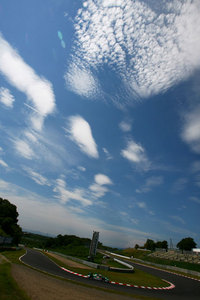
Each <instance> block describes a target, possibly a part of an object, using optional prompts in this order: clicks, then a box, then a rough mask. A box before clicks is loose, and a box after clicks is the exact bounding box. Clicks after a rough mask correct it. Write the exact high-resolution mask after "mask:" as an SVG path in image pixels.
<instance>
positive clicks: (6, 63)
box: [0, 35, 55, 130]
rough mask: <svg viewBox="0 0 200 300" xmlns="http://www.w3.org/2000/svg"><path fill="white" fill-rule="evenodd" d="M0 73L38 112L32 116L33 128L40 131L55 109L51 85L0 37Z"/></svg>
mask: <svg viewBox="0 0 200 300" xmlns="http://www.w3.org/2000/svg"><path fill="white" fill-rule="evenodd" d="M0 72H1V73H2V74H3V75H4V76H5V78H6V79H7V80H8V81H9V83H10V84H12V85H13V86H14V87H16V88H17V89H18V90H20V91H21V92H23V93H25V94H26V96H27V98H28V100H29V101H31V102H32V104H33V106H34V108H35V109H36V110H37V111H38V114H36V115H35V114H34V115H33V116H32V122H33V126H34V128H35V129H36V130H38V129H41V127H42V123H43V120H44V118H45V117H46V116H47V115H48V114H51V113H52V112H53V111H54V109H55V97H54V93H53V89H52V85H51V83H50V82H49V81H48V80H46V79H45V78H43V77H40V76H38V75H37V74H36V72H35V71H34V70H33V69H32V68H31V67H30V66H29V65H28V64H27V63H26V62H24V60H23V58H22V57H21V56H20V55H19V54H18V53H17V51H16V50H15V49H14V48H12V46H11V45H10V44H9V43H8V42H7V41H6V40H5V39H4V38H3V37H2V36H1V35H0ZM38 122H39V123H40V124H38Z"/></svg>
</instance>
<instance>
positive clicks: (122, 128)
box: [119, 121, 131, 132]
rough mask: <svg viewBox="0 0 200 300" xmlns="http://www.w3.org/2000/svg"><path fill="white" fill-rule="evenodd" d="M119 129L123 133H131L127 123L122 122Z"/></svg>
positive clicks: (129, 125)
mask: <svg viewBox="0 0 200 300" xmlns="http://www.w3.org/2000/svg"><path fill="white" fill-rule="evenodd" d="M119 128H120V129H121V130H122V131H124V132H129V131H131V124H130V123H129V122H125V121H122V122H121V123H120V124H119Z"/></svg>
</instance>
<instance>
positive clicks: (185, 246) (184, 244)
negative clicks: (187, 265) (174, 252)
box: [176, 237, 197, 251]
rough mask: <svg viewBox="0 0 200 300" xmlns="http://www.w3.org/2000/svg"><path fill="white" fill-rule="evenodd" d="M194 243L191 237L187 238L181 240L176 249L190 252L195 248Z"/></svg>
mask: <svg viewBox="0 0 200 300" xmlns="http://www.w3.org/2000/svg"><path fill="white" fill-rule="evenodd" d="M196 245H197V244H196V243H195V241H194V240H193V238H191V237H187V238H184V239H182V240H181V241H180V242H178V244H177V245H176V246H177V248H179V249H180V250H182V251H183V250H187V251H191V250H192V248H196Z"/></svg>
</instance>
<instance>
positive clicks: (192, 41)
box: [72, 0, 200, 103]
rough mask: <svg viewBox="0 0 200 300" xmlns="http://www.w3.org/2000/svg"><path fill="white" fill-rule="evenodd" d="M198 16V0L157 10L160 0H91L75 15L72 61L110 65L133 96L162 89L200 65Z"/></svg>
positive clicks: (87, 65)
mask: <svg viewBox="0 0 200 300" xmlns="http://www.w3.org/2000/svg"><path fill="white" fill-rule="evenodd" d="M150 5H151V6H150ZM199 15H200V6H199V2H198V0H194V1H190V0H183V1H181V2H179V3H178V4H177V1H175V0H174V1H171V2H169V1H163V2H162V4H161V5H159V9H158V6H157V2H156V1H155V2H153V1H151V3H149V2H148V1H147V2H146V3H145V2H144V1H139V0H136V1H132V0H127V1H124V0H120V1H117V2H116V1H103V2H102V1H100V2H99V1H95V0H87V1H85V2H84V5H83V7H82V8H81V9H79V10H78V12H77V16H76V18H75V25H74V26H75V34H76V40H75V45H74V46H75V47H74V48H75V54H74V55H73V56H72V61H73V62H74V63H76V61H77V60H78V61H80V60H81V64H82V65H84V66H85V68H93V69H97V68H101V67H102V66H103V65H105V64H108V65H109V67H110V68H112V69H113V70H114V72H116V74H117V75H118V76H119V77H121V79H122V80H123V81H124V83H125V86H126V89H127V91H129V92H131V93H133V94H134V96H135V97H132V98H133V99H135V98H136V97H137V96H140V97H148V96H150V95H153V94H158V93H161V92H163V91H166V90H167V89H169V88H170V87H171V86H173V85H175V84H177V83H179V82H180V81H181V80H183V79H185V78H187V77H189V76H190V75H191V74H192V72H193V71H195V70H196V69H197V68H198V67H199V66H200V40H199V36H200V18H199ZM74 48H73V49H74ZM102 88H103V86H102ZM111 98H112V97H111ZM124 99H125V97H121V99H120V102H121V103H124V101H125V100H124ZM117 101H118V100H117Z"/></svg>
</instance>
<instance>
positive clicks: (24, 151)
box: [13, 139, 35, 159]
mask: <svg viewBox="0 0 200 300" xmlns="http://www.w3.org/2000/svg"><path fill="white" fill-rule="evenodd" d="M13 143H14V148H15V150H16V151H17V153H18V154H19V155H21V156H23V157H24V158H27V159H32V158H33V157H35V153H34V151H33V150H32V148H31V146H30V145H29V144H28V143H27V142H26V141H23V140H20V139H16V140H14V141H13Z"/></svg>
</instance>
